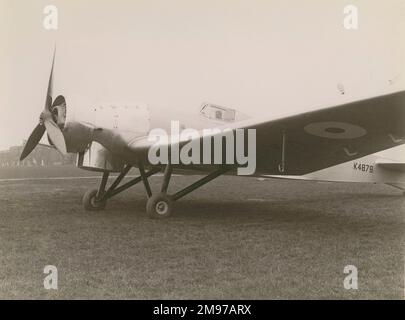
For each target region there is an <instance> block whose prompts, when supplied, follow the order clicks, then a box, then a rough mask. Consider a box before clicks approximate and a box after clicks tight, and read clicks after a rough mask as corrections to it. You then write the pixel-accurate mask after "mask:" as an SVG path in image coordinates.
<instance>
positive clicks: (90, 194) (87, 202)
mask: <svg viewBox="0 0 405 320" xmlns="http://www.w3.org/2000/svg"><path fill="white" fill-rule="evenodd" d="M97 192H98V190H97V189H92V190H89V191H87V192H86V193H85V194H84V196H83V206H84V208H85V209H86V210H88V211H98V210H104V209H105V206H106V204H107V201H106V200H104V201H99V200H97Z"/></svg>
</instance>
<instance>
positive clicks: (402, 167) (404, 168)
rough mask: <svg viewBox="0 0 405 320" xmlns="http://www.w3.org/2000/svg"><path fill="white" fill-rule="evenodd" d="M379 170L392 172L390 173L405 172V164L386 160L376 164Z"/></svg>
mask: <svg viewBox="0 0 405 320" xmlns="http://www.w3.org/2000/svg"><path fill="white" fill-rule="evenodd" d="M376 164H377V166H378V167H379V168H382V169H386V170H390V171H399V172H405V163H404V162H395V161H392V162H389V161H386V160H384V162H377V163H376Z"/></svg>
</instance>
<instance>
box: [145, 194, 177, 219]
mask: <svg viewBox="0 0 405 320" xmlns="http://www.w3.org/2000/svg"><path fill="white" fill-rule="evenodd" d="M172 209H173V201H172V200H171V199H170V197H169V196H168V195H167V194H166V193H158V194H155V195H153V196H152V197H150V198H149V199H148V203H147V204H146V212H147V213H148V216H149V217H150V218H152V219H163V218H167V217H169V216H170V215H171V213H172Z"/></svg>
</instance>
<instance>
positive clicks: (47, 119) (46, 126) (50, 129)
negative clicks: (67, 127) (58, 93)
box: [20, 52, 66, 161]
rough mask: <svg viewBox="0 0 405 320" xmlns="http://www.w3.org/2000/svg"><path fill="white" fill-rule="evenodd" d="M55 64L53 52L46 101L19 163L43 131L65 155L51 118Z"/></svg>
mask: <svg viewBox="0 0 405 320" xmlns="http://www.w3.org/2000/svg"><path fill="white" fill-rule="evenodd" d="M54 62H55V52H54V53H53V59H52V68H51V74H50V76H49V82H48V90H47V92H46V101H45V107H44V110H43V111H42V112H41V115H40V120H39V124H38V125H37V126H36V127H35V128H34V130H33V131H32V133H31V135H30V137H29V138H28V140H27V142H26V143H25V146H24V149H23V151H22V153H21V156H20V161H21V160H23V159H25V158H26V157H27V156H28V155H29V154H30V153H31V151H32V150H34V148H35V147H36V146H37V144H38V143H39V141H40V140H41V138H42V136H43V135H44V133H45V131H46V132H47V134H48V136H49V139H50V140H51V141H52V143H53V145H54V146H55V147H56V149H58V150H59V152H61V153H62V154H66V143H65V138H64V136H63V133H62V131H61V129H60V128H59V126H58V125H57V124H56V123H55V121H54V120H53V118H52V110H51V109H52V88H53V65H54Z"/></svg>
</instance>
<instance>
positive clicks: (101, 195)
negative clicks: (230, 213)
mask: <svg viewBox="0 0 405 320" xmlns="http://www.w3.org/2000/svg"><path fill="white" fill-rule="evenodd" d="M138 168H139V173H140V175H139V176H138V177H136V178H134V179H132V180H130V181H129V182H126V183H125V184H123V185H121V186H118V185H119V184H120V182H121V181H122V179H123V178H124V177H125V176H126V175H127V173H128V172H129V170H130V169H131V166H130V165H127V166H125V168H124V170H123V171H122V172H121V173H120V174H119V175H118V177H117V178H116V179H115V181H114V182H113V183H112V184H111V186H110V187H109V188H108V189H107V190H105V187H106V185H107V181H108V177H109V173H108V172H104V173H103V178H102V180H101V183H100V187H99V189H94V190H89V191H88V192H86V193H85V195H84V196H83V206H84V208H85V209H86V210H91V211H96V210H103V209H104V208H105V206H106V203H107V200H108V199H109V198H111V197H113V196H115V195H117V194H118V193H121V192H122V191H124V190H126V189H128V188H130V187H132V186H133V185H135V184H137V183H139V182H141V181H142V182H143V185H144V187H145V190H146V194H147V196H148V202H147V204H146V212H147V214H148V216H149V217H150V218H152V219H163V218H167V217H169V216H170V215H171V214H172V213H173V204H174V202H175V201H177V200H179V199H180V198H182V197H184V196H185V195H187V194H189V193H190V192H192V191H194V190H196V189H198V188H199V187H201V186H203V185H205V184H206V183H208V182H210V181H211V180H213V179H215V178H217V177H218V176H220V175H222V174H224V173H225V172H226V171H228V170H229V168H228V167H221V168H220V169H218V170H215V171H213V172H211V173H210V174H208V175H207V176H205V177H203V178H201V179H199V180H197V181H196V182H194V183H192V184H191V185H189V186H187V187H185V188H184V189H182V190H180V191H178V192H176V193H174V194H172V195H169V194H168V193H167V189H168V187H169V183H170V178H171V176H172V166H171V165H170V164H168V165H166V166H165V169H164V175H163V183H162V186H161V189H160V192H158V193H155V194H153V193H152V190H151V187H150V185H149V181H148V178H149V177H150V176H152V175H154V174H155V173H157V172H159V171H161V168H152V169H150V170H149V171H147V172H146V171H145V169H144V167H143V165H142V164H140V165H139V166H138Z"/></svg>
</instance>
